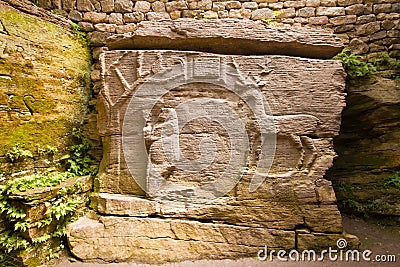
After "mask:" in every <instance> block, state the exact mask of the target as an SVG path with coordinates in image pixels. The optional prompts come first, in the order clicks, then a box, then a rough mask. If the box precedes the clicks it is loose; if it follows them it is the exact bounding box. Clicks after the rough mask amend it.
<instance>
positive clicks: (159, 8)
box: [151, 1, 165, 12]
mask: <svg viewBox="0 0 400 267" xmlns="http://www.w3.org/2000/svg"><path fill="white" fill-rule="evenodd" d="M151 9H152V10H153V11H154V12H165V4H164V3H163V2H161V1H156V2H153V3H151Z"/></svg>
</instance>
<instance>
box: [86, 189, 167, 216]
mask: <svg viewBox="0 0 400 267" xmlns="http://www.w3.org/2000/svg"><path fill="white" fill-rule="evenodd" d="M90 207H91V208H93V209H94V210H96V211H98V212H100V213H101V214H112V215H125V216H135V217H142V216H143V217H148V216H151V215H155V214H159V213H160V203H157V202H155V201H150V200H147V199H143V198H138V197H130V196H123V195H112V194H105V193H99V194H95V195H92V197H91V201H90Z"/></svg>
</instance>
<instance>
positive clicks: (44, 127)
mask: <svg viewBox="0 0 400 267" xmlns="http://www.w3.org/2000/svg"><path fill="white" fill-rule="evenodd" d="M0 21H1V23H0V25H2V26H1V27H0V36H1V37H0V127H1V131H0V157H2V156H4V155H5V153H6V152H7V151H8V150H9V149H10V148H11V147H13V146H14V145H15V144H16V143H19V144H20V146H21V147H23V148H24V149H28V150H30V151H32V152H35V151H36V150H37V147H38V146H39V147H44V146H47V145H49V146H51V147H56V148H57V149H58V150H59V151H63V150H64V148H65V147H66V146H67V145H68V140H69V133H70V132H71V129H72V128H73V127H74V126H75V125H77V124H79V123H81V122H82V121H83V119H84V116H85V114H87V107H88V101H89V98H90V66H91V54H90V49H89V47H88V44H87V43H85V42H84V40H82V38H80V37H79V36H78V35H77V34H75V33H73V32H71V30H69V29H66V28H63V27H61V26H59V25H56V24H54V23H51V22H48V21H46V20H44V19H41V18H38V17H35V16H31V15H27V14H24V13H22V12H19V11H17V10H15V9H13V8H11V7H9V6H6V5H4V4H0Z"/></svg>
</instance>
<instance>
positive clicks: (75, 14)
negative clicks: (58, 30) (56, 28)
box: [68, 10, 83, 22]
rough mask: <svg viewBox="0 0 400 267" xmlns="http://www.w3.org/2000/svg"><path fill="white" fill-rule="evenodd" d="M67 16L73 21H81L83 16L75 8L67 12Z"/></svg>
mask: <svg viewBox="0 0 400 267" xmlns="http://www.w3.org/2000/svg"><path fill="white" fill-rule="evenodd" d="M68 18H69V19H70V20H72V21H74V22H79V21H82V19H83V16H82V13H81V12H79V11H77V10H72V11H71V12H69V14H68Z"/></svg>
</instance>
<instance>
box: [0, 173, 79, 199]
mask: <svg viewBox="0 0 400 267" xmlns="http://www.w3.org/2000/svg"><path fill="white" fill-rule="evenodd" d="M74 176H75V175H74V174H73V173H70V172H61V173H49V174H44V175H43V174H33V175H29V176H24V177H21V178H15V179H13V180H10V181H8V183H7V184H6V186H5V187H4V188H3V190H2V192H3V193H4V194H8V195H11V194H14V193H16V192H24V191H26V190H29V189H35V188H38V187H48V186H56V185H59V184H60V183H61V182H63V181H65V180H67V179H68V178H72V177H74Z"/></svg>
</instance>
